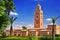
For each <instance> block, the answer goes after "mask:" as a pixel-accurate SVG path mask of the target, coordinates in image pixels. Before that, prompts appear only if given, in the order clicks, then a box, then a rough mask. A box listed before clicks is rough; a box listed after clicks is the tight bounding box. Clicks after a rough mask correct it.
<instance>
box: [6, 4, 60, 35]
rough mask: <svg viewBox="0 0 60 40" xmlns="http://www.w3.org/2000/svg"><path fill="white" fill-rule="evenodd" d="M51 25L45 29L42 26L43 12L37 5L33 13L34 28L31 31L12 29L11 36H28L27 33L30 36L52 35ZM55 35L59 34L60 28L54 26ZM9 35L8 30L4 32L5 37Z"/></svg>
mask: <svg viewBox="0 0 60 40" xmlns="http://www.w3.org/2000/svg"><path fill="white" fill-rule="evenodd" d="M52 27H53V25H52V24H49V25H47V28H44V26H43V11H42V9H41V5H40V4H38V5H37V6H36V10H35V12H34V28H31V29H25V30H23V29H14V30H13V32H12V35H13V36H29V33H30V34H31V35H32V36H44V35H51V34H52ZM54 32H55V34H60V26H58V25H54ZM9 35H10V30H6V36H9Z"/></svg>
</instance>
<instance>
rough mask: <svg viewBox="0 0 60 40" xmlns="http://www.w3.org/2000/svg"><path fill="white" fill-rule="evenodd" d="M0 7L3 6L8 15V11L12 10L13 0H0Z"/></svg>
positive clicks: (13, 7)
mask: <svg viewBox="0 0 60 40" xmlns="http://www.w3.org/2000/svg"><path fill="white" fill-rule="evenodd" d="M0 7H3V8H4V12H5V13H6V14H7V15H9V14H10V11H14V9H15V6H14V1H13V0H1V1H0Z"/></svg>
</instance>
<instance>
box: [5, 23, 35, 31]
mask: <svg viewBox="0 0 60 40" xmlns="http://www.w3.org/2000/svg"><path fill="white" fill-rule="evenodd" d="M22 26H23V25H19V24H16V25H13V29H22ZM24 26H26V27H27V28H33V27H34V26H33V24H28V25H24ZM9 29H10V26H9V27H7V28H6V30H9Z"/></svg>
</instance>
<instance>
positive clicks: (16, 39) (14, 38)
mask: <svg viewBox="0 0 60 40" xmlns="http://www.w3.org/2000/svg"><path fill="white" fill-rule="evenodd" d="M31 38H32V40H38V37H31ZM0 40H30V38H28V37H17V36H11V37H6V38H0Z"/></svg>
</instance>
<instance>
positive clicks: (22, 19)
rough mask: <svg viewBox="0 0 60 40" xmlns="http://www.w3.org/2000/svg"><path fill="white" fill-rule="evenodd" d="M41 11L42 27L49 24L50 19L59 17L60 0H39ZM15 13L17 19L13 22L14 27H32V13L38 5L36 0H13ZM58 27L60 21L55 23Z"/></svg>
mask: <svg viewBox="0 0 60 40" xmlns="http://www.w3.org/2000/svg"><path fill="white" fill-rule="evenodd" d="M39 3H40V5H41V8H42V10H43V18H44V26H46V25H48V24H51V17H53V16H55V17H56V16H59V15H60V0H39ZM14 4H15V7H16V9H15V12H16V13H17V14H18V15H17V17H18V19H17V20H16V21H15V22H14V26H18V27H19V26H22V25H25V26H27V27H33V26H34V11H35V9H36V6H37V4H38V0H14ZM57 24H58V25H60V20H58V21H57Z"/></svg>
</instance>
